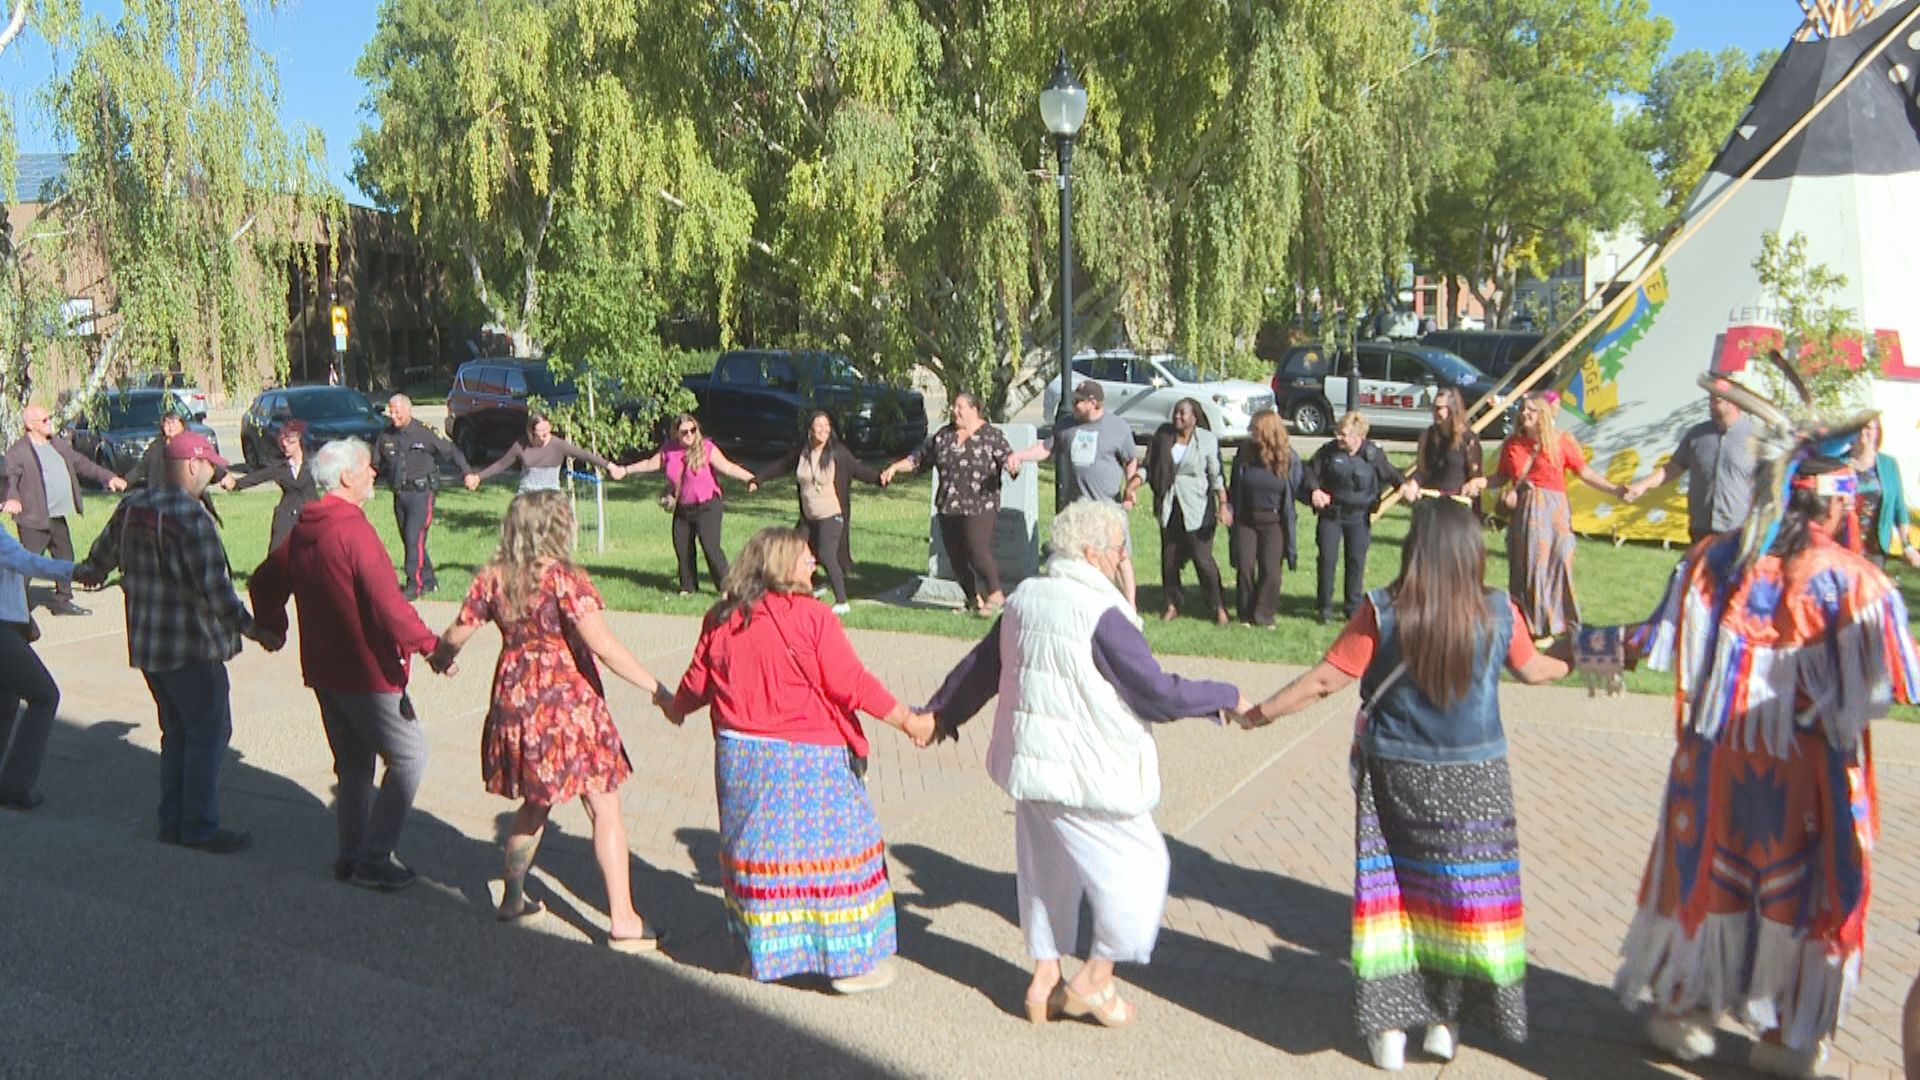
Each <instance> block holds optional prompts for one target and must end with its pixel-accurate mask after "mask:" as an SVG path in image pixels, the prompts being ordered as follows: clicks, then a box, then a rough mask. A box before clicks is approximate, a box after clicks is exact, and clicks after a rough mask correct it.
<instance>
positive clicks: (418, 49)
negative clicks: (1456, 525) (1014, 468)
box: [356, 0, 1435, 411]
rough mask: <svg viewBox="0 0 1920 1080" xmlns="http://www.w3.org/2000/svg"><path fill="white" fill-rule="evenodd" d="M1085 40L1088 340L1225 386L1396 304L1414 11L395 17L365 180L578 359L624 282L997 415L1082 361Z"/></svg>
mask: <svg viewBox="0 0 1920 1080" xmlns="http://www.w3.org/2000/svg"><path fill="white" fill-rule="evenodd" d="M1056 43H1063V44H1064V45H1065V47H1066V48H1067V50H1068V52H1069V54H1070V56H1071V57H1072V60H1073V62H1074V64H1075V67H1076V71H1077V72H1078V73H1079V75H1080V77H1081V78H1082V80H1083V81H1085V82H1086V84H1087V85H1088V87H1089V96H1090V101H1091V109H1090V113H1089V120H1088V125H1087V128H1086V130H1085V131H1084V132H1083V133H1082V137H1081V139H1080V142H1079V146H1078V150H1077V153H1076V156H1075V158H1074V167H1073V179H1074V194H1075V215H1074V241H1075V254H1076V276H1077V277H1078V278H1079V287H1078V288H1077V290H1076V291H1077V294H1078V295H1077V297H1076V305H1075V307H1076V311H1075V328H1076V331H1077V340H1079V341H1082V342H1094V341H1100V342H1104V341H1107V340H1112V339H1114V338H1124V339H1127V340H1131V341H1133V342H1136V343H1139V344H1143V345H1168V344H1175V345H1179V346H1180V347H1182V348H1185V349H1186V350H1188V351H1190V352H1191V353H1193V354H1194V355H1196V357H1197V358H1199V359H1201V360H1202V361H1204V362H1208V363H1212V362H1214V361H1215V360H1218V359H1221V358H1224V357H1226V356H1228V355H1245V354H1247V353H1249V352H1250V351H1251V346H1252V340H1253V334H1254V331H1255V330H1256V329H1257V327H1258V325H1259V322H1260V319H1261V317H1262V316H1263V314H1265V313H1266V311H1267V310H1269V309H1270V308H1272V307H1274V306H1275V304H1274V300H1273V296H1274V295H1275V294H1279V295H1281V296H1282V297H1283V298H1284V299H1283V304H1282V306H1285V307H1288V308H1290V307H1291V306H1292V302H1293V299H1294V297H1295V296H1298V295H1308V296H1312V295H1318V296H1319V297H1320V298H1321V301H1322V302H1324V303H1328V304H1337V303H1353V304H1361V303H1365V302H1366V301H1367V300H1368V299H1370V298H1371V297H1372V296H1374V295H1376V294H1378V293H1379V291H1380V289H1381V285H1380V282H1381V269H1382V268H1383V267H1387V266H1390V265H1395V264H1397V262H1398V261H1399V259H1400V258H1401V257H1402V252H1403V249H1404V246H1405V235H1406V232H1407V230H1408V228H1409V227H1410V226H1411V221H1412V216H1413V213H1414V210H1415V209H1416V206H1415V201H1416V193H1417V192H1418V191H1419V190H1420V189H1421V188H1422V186H1423V184H1424V172H1423V170H1424V168H1425V165H1424V162H1425V160H1426V159H1425V156H1424V155H1423V154H1422V152H1421V151H1420V149H1419V146H1418V137H1417V131H1418V128H1419V124H1420V122H1421V120H1422V117H1423V115H1424V111H1423V110H1424V105H1423V102H1424V101H1426V100H1427V99H1428V98H1429V97H1430V96H1431V95H1430V94H1428V93H1426V92H1425V91H1424V88H1423V87H1421V86H1420V81H1421V80H1422V79H1426V78H1431V77H1433V75H1434V74H1435V71H1434V67H1435V66H1433V65H1427V64H1423V63H1422V62H1421V60H1420V54H1419V52H1418V51H1417V50H1418V45H1419V42H1418V33H1417V23H1416V19H1415V17H1414V14H1413V13H1412V12H1411V11H1410V10H1409V9H1408V8H1407V6H1406V5H1405V4H1404V3H1402V2H1401V0H1353V2H1349V3H1341V4H1297V3H1282V2H1280V0H1254V2H1249V3H1238V4H1231V5H1227V4H1192V3H1186V2H1176V0H1126V2H1119V3H1111V4H1100V5H1083V4H1071V5H1070V4H1057V3H1045V4H1039V5H1034V4H1030V3H1026V2H1024V0H966V2H959V0H918V2H915V0H825V2H822V3H818V4H806V5H794V4H787V3H772V2H762V0H706V2H699V0H696V2H691V3H682V2H668V0H545V2H537V0H488V2H487V3H485V4H482V3H480V2H479V0H391V2H389V3H388V4H387V5H386V6H385V7H384V8H383V9H382V13H381V21H380V28H379V30H378V32H377V33H376V37H375V40H374V42H373V44H372V45H371V46H369V48H368V51H367V53H366V55H365V56H364V57H363V59H362V61H361V66H360V71H361V74H362V75H363V77H365V78H366V79H367V81H368V83H369V85H370V87H371V90H372V92H371V94H370V97H369V99H368V103H367V104H368V109H369V111H370V112H371V113H372V114H374V115H375V116H376V117H377V118H378V120H379V124H378V127H377V129H373V128H369V129H368V130H367V131H365V132H363V134H362V136H361V139H360V141H359V143H358V147H359V151H360V154H361V161H360V165H359V167H358V171H357V174H356V175H357V178H358V179H359V180H360V182H361V183H362V185H363V186H364V187H365V188H366V189H367V190H368V191H370V192H373V193H374V194H375V196H376V199H377V200H378V201H379V202H381V203H382V204H383V205H387V206H390V207H395V208H399V209H403V210H405V211H406V212H408V213H409V215H410V216H411V217H412V218H413V220H415V221H416V222H417V223H418V227H419V229H420V231H421V233H422V234H423V236H424V237H425V238H426V239H427V240H428V242H429V243H430V244H432V245H434V246H435V247H436V248H437V249H438V250H440V251H441V252H442V253H444V254H446V255H447V256H448V257H450V258H452V259H453V260H454V261H455V263H456V264H457V265H461V266H464V267H466V270H467V272H466V274H465V278H466V279H467V281H468V283H469V284H470V286H471V291H472V293H473V296H474V298H475V300H476V301H477V302H478V303H479V304H480V305H481V306H482V307H483V308H484V309H485V310H486V311H487V312H488V314H489V315H490V317H492V318H494V319H496V320H497V321H499V322H500V323H502V324H503V325H506V326H508V327H510V328H513V329H516V330H537V331H538V332H539V333H540V334H541V336H542V337H543V338H547V339H548V341H547V343H548V344H549V345H553V344H554V342H555V341H557V340H558V336H560V335H565V334H566V329H565V328H566V326H567V325H568V324H569V323H572V322H574V321H575V320H574V319H573V316H572V315H571V314H570V313H569V312H567V311H565V310H563V306H562V305H561V304H560V302H559V297H558V295H557V292H558V290H560V289H561V287H562V286H561V284H560V283H561V282H562V281H563V280H566V279H569V278H574V277H578V275H579V272H580V268H581V267H585V266H601V265H607V264H606V263H604V262H602V261H601V260H612V261H613V262H615V263H618V264H619V266H621V267H622V268H624V271H623V272H627V273H630V274H631V275H637V276H633V277H630V278H624V279H623V280H631V281H633V282H635V283H637V284H638V285H639V286H640V287H639V288H637V289H635V290H634V295H633V296H632V297H631V299H632V301H633V302H634V303H635V304H636V305H639V306H637V307H636V308H635V309H634V310H633V311H631V312H629V313H628V314H627V315H626V316H624V317H622V318H620V319H618V320H614V322H615V323H618V324H619V325H620V326H623V327H627V328H629V329H630V328H632V327H636V326H639V325H641V324H642V323H644V322H645V321H646V319H647V318H648V317H655V318H657V317H658V316H660V315H662V314H665V313H677V314H697V315H699V316H701V317H704V318H707V319H710V320H711V321H713V322H714V323H717V324H718V325H719V326H720V327H721V328H722V330H723V332H727V333H735V334H737V335H738V336H739V337H742V338H744V339H748V340H751V341H753V342H754V343H756V344H762V345H815V346H824V347H828V348H832V349H836V350H839V351H843V352H845V353H847V354H848V355H849V356H850V357H851V358H852V359H853V360H854V361H855V362H856V363H857V364H858V365H860V366H861V367H863V368H864V369H865V370H866V371H867V372H868V373H869V374H871V375H873V376H875V377H878V378H901V377H904V376H905V375H906V374H907V373H908V372H910V371H911V370H913V369H914V368H916V367H926V368H928V369H930V370H931V371H932V372H933V373H934V374H935V375H936V376H937V377H938V378H939V379H940V380H941V381H942V382H944V383H945V384H946V385H947V386H948V387H949V388H952V389H960V388H965V389H970V390H973V391H975V392H978V393H980V394H981V395H982V396H983V397H984V398H985V399H986V400H987V401H988V403H989V407H990V409H992V410H994V411H1000V410H1003V409H1004V408H1005V407H1006V406H1007V405H1008V404H1009V399H1010V398H1016V397H1018V396H1024V394H1025V393H1028V392H1031V390H1032V388H1033V384H1034V383H1035V382H1036V381H1037V380H1039V379H1042V378H1044V377H1045V376H1046V374H1047V373H1048V372H1049V371H1052V370H1057V368H1055V367H1054V365H1055V363H1056V362H1057V360H1056V358H1055V357H1054V355H1053V354H1054V348H1055V346H1054V343H1055V341H1057V338H1058V331H1059V321H1058V319H1059V313H1058V312H1057V311H1055V310H1054V307H1055V303H1054V296H1055V290H1056V287H1057V282H1056V281H1055V277H1056V275H1057V273H1058V270H1057V267H1058V261H1057V257H1056V251H1055V245H1056V240H1055V236H1056V235H1057V229H1058V222H1057V218H1056V214H1057V204H1056V198H1055V189H1054V185H1053V173H1054V169H1055V166H1054V154H1053V149H1052V146H1051V145H1050V143H1049V141H1048V139H1047V137H1046V135H1045V132H1044V129H1043V128H1042V126H1041V124H1040V122H1039V118H1038V115H1037V109H1036V95H1037V93H1038V90H1039V87H1040V84H1041V83H1042V82H1043V81H1044V80H1045V78H1046V76H1047V73H1048V71H1049V70H1050V69H1051V65H1052V58H1053V47H1054V45H1055V44H1056ZM556 223H559V224H558V225H556ZM556 228H557V229H559V231H561V232H564V233H570V234H573V235H571V236H566V237H558V238H557V237H556V236H555V235H554V231H555V229H556ZM568 288H570V289H571V288H573V286H568ZM571 295H579V294H578V291H577V289H574V291H573V292H572V293H571ZM595 306H596V308H598V307H600V304H599V302H598V301H596V303H595ZM578 322H579V328H582V329H586V328H590V327H591V326H596V325H597V326H601V327H602V328H603V329H604V328H605V327H607V326H610V325H612V324H610V323H608V322H607V321H606V320H604V319H601V318H599V317H598V316H596V317H594V318H592V319H583V320H578ZM596 332H597V331H596ZM569 340H570V341H572V342H573V346H572V349H571V351H572V352H573V353H574V354H576V355H578V356H582V357H584V356H585V355H587V352H590V351H595V348H596V347H593V346H589V345H587V344H586V343H585V339H584V338H583V337H581V336H580V335H577V334H575V335H571V336H569ZM623 347H624V348H625V349H626V350H627V351H628V352H629V353H632V354H635V355H640V354H645V353H647V347H642V346H640V345H638V344H637V343H634V342H627V343H625V345H624V346H623ZM614 348H615V343H612V342H608V343H606V344H605V345H603V346H600V347H598V349H599V351H600V352H601V353H603V354H610V350H613V349H614ZM555 351H556V352H560V351H562V350H560V349H558V348H557V347H556V348H555ZM568 362H569V363H570V361H568ZM656 367H657V365H656ZM623 381H625V380H623ZM640 381H642V382H644V381H646V380H645V379H642V380H640Z"/></svg>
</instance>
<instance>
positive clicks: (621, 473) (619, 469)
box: [607, 465, 627, 480]
mask: <svg viewBox="0 0 1920 1080" xmlns="http://www.w3.org/2000/svg"><path fill="white" fill-rule="evenodd" d="M607 475H608V476H611V477H613V478H614V479H615V480H625V479H626V478H627V467H626V466H625V465H609V466H607Z"/></svg>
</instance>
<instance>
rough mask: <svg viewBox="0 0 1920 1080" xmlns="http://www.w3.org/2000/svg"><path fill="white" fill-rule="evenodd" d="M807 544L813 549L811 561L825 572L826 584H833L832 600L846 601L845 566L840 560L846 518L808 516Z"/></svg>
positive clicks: (839, 602)
mask: <svg viewBox="0 0 1920 1080" xmlns="http://www.w3.org/2000/svg"><path fill="white" fill-rule="evenodd" d="M806 527H807V546H808V547H810V548H812V549H813V561H814V562H817V563H819V564H820V569H822V570H825V571H826V572H827V584H828V585H831V586H833V602H834V603H836V604H844V603H846V602H847V567H846V565H845V564H843V563H842V562H841V561H840V537H841V536H843V535H845V533H846V531H847V519H846V518H845V517H843V516H841V515H839V514H835V515H834V516H832V517H830V518H817V519H816V518H809V519H807V523H806Z"/></svg>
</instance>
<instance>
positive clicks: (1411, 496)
mask: <svg viewBox="0 0 1920 1080" xmlns="http://www.w3.org/2000/svg"><path fill="white" fill-rule="evenodd" d="M1462 493H1463V494H1464V490H1463V492H1462ZM1419 497H1420V482H1419V481H1418V480H1409V481H1407V482H1406V483H1404V484H1401V485H1400V501H1401V502H1409V503H1410V502H1412V501H1414V500H1415V499H1418V498H1419Z"/></svg>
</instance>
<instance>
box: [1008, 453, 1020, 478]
mask: <svg viewBox="0 0 1920 1080" xmlns="http://www.w3.org/2000/svg"><path fill="white" fill-rule="evenodd" d="M1007 475H1008V476H1011V477H1014V478H1016V479H1017V478H1018V477H1019V476H1020V459H1019V458H1017V457H1009V458H1007Z"/></svg>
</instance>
